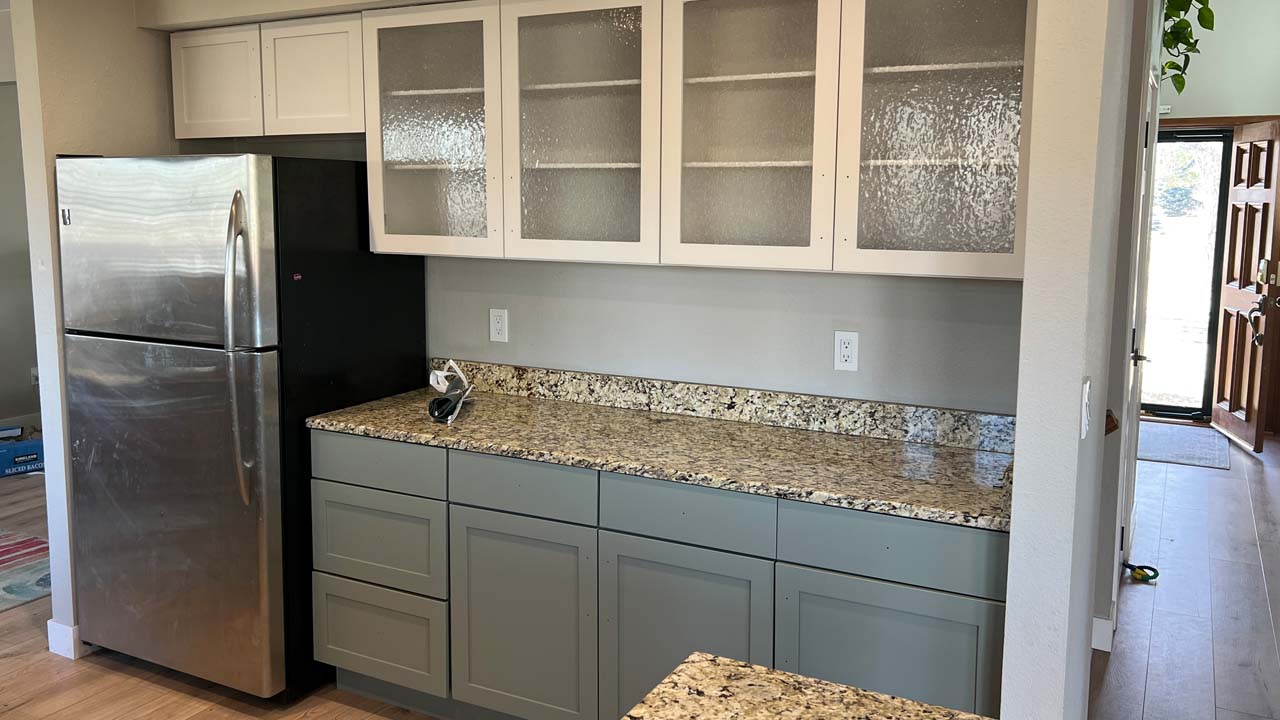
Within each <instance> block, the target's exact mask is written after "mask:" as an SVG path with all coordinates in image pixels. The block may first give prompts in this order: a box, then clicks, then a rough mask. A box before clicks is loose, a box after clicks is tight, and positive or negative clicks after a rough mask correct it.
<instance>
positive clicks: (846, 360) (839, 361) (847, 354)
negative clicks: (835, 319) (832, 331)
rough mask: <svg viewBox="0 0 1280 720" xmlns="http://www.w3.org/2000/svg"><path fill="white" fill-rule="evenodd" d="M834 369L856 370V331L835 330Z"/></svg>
mask: <svg viewBox="0 0 1280 720" xmlns="http://www.w3.org/2000/svg"><path fill="white" fill-rule="evenodd" d="M836 369H837V370H845V371H848V372H857V371H858V333H856V332H846V331H844V330H837V331H836Z"/></svg>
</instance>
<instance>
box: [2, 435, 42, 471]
mask: <svg viewBox="0 0 1280 720" xmlns="http://www.w3.org/2000/svg"><path fill="white" fill-rule="evenodd" d="M37 470H44V441H43V440H41V439H40V428H38V427H30V426H28V427H23V426H16V427H0V477H9V476H10V475H22V474H24V473H29V472H36V471H37Z"/></svg>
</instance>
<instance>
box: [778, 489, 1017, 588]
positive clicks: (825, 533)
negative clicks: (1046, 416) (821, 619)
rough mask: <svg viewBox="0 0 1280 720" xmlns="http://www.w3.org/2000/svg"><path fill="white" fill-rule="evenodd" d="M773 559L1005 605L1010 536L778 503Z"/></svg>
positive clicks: (783, 502)
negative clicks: (987, 599) (988, 599)
mask: <svg viewBox="0 0 1280 720" xmlns="http://www.w3.org/2000/svg"><path fill="white" fill-rule="evenodd" d="M778 559H779V560H786V561H788V562H793V563H796V564H798V565H811V566H813V567H821V568H828V569H830V570H838V571H840V572H847V573H853V574H855V575H865V576H868V577H875V578H881V579H885V580H893V581H895V582H902V583H906V584H908V585H919V586H921V587H931V588H937V589H939V590H946V591H948V592H956V593H962V594H965V595H974V596H976V597H984V598H991V599H993V600H1004V593H1005V585H1006V584H1007V579H1008V560H1009V535H1008V533H1001V532H995V531H993V530H979V529H977V528H964V527H959V526H956V525H945V524H943V523H935V522H928V521H926V520H913V519H911V518H899V517H893V516H890V515H880V514H877V513H870V512H861V511H858V510H848V509H845V508H833V507H824V506H822V505H814V504H812V503H802V502H795V501H792V500H783V501H781V503H780V504H779V506H778Z"/></svg>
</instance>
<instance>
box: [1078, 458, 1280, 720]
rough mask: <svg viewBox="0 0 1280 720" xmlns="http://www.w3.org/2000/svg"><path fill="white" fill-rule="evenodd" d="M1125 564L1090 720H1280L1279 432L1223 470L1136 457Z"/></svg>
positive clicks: (1097, 658)
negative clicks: (1137, 570)
mask: <svg viewBox="0 0 1280 720" xmlns="http://www.w3.org/2000/svg"><path fill="white" fill-rule="evenodd" d="M1137 486H1138V487H1137V500H1136V507H1135V513H1134V516H1135V517H1134V526H1135V527H1134V545H1133V552H1132V557H1131V560H1132V561H1134V562H1137V563H1139V564H1152V565H1156V566H1158V567H1159V568H1160V573H1161V575H1160V578H1159V580H1158V581H1157V583H1156V584H1154V585H1142V584H1139V583H1133V582H1130V581H1128V580H1127V579H1126V580H1125V581H1124V582H1123V583H1122V585H1121V591H1120V601H1119V613H1118V620H1119V623H1118V631H1117V633H1116V636H1115V646H1114V648H1113V650H1112V652H1111V653H1110V655H1108V654H1106V653H1099V652H1095V653H1094V660H1093V676H1092V686H1091V693H1090V712H1089V717H1090V718H1094V719H1096V720H1121V719H1125V720H1128V719H1131V718H1133V719H1136V718H1142V719H1143V720H1180V719H1182V718H1186V719H1187V720H1214V718H1216V720H1257V719H1259V718H1273V719H1280V654H1278V653H1277V645H1276V633H1275V625H1274V623H1273V617H1280V438H1268V447H1267V449H1266V451H1265V452H1264V453H1263V454H1262V455H1254V454H1253V453H1249V452H1246V451H1244V450H1241V449H1239V448H1236V447H1234V446H1233V447H1232V450H1231V470H1229V471H1224V470H1212V469H1207V468H1197V467H1190V466H1185V465H1172V464H1165V463H1150V462H1142V463H1139V474H1138V482H1137Z"/></svg>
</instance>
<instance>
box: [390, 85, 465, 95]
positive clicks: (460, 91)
mask: <svg viewBox="0 0 1280 720" xmlns="http://www.w3.org/2000/svg"><path fill="white" fill-rule="evenodd" d="M483 92H484V88H482V87H456V88H433V89H431V90H388V91H386V92H385V93H383V94H384V95H385V96H387V97H426V96H429V95H479V94H481V93H483Z"/></svg>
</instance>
